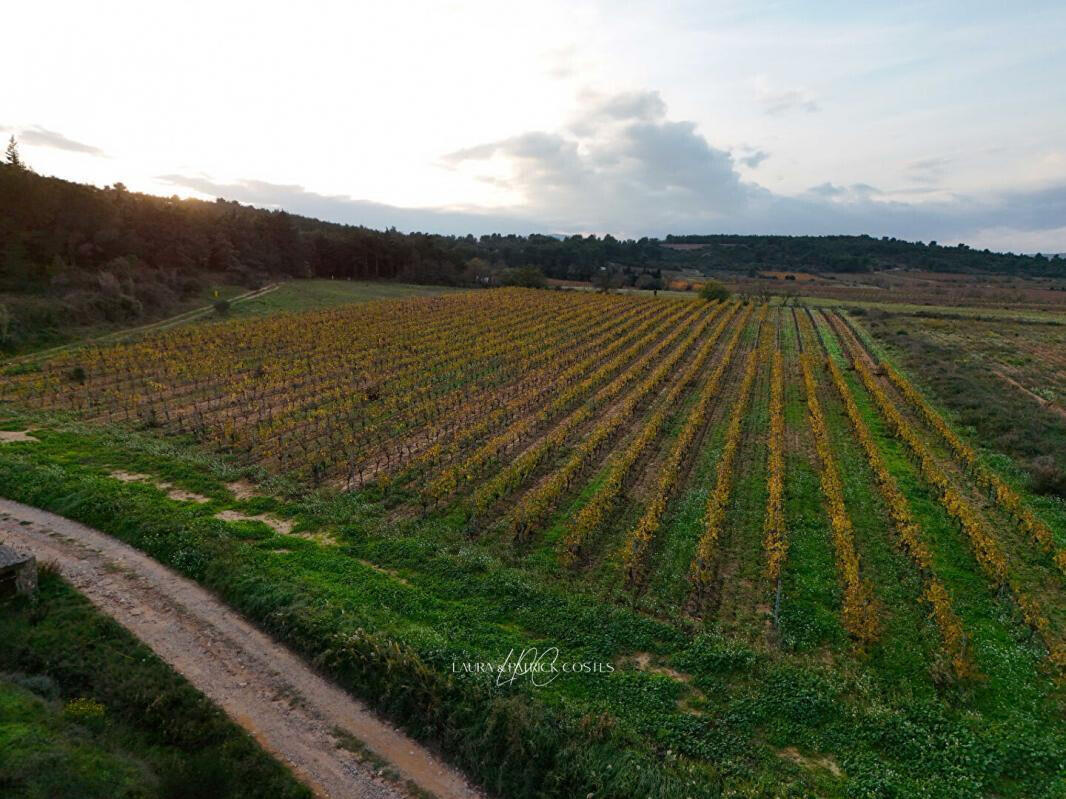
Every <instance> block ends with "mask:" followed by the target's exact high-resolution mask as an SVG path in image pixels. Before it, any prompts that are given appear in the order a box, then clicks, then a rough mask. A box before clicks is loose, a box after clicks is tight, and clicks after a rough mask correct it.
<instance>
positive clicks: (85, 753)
mask: <svg viewBox="0 0 1066 799" xmlns="http://www.w3.org/2000/svg"><path fill="white" fill-rule="evenodd" d="M0 639H2V640H3V641H4V646H3V647H2V648H0V672H6V676H4V675H3V674H0V793H2V795H3V796H4V797H12V799H14V797H26V799H30V798H31V797H33V798H34V799H36V797H40V798H41V799H52V797H77V798H78V799H93V797H100V799H105V798H106V799H111V797H159V798H160V799H178V798H179V797H193V796H211V797H217V798H218V799H225V798H226V797H232V799H237V797H248V798H249V799H251V797H262V798H263V799H265V798H266V797H270V798H271V799H296V798H297V797H301V798H302V797H309V796H310V791H308V790H307V789H306V788H305V787H304V786H302V785H300V784H299V783H297V782H296V780H295V779H294V778H293V777H292V776H291V775H290V774H289V773H288V772H287V771H286V770H285V769H283V768H282V767H281V766H280V765H279V764H278V763H277V762H276V761H274V760H272V759H271V758H270V757H269V756H268V755H267V754H266V753H265V752H263V751H262V750H261V749H260V748H259V746H258V745H257V744H256V743H255V741H253V740H252V738H251V737H250V736H248V735H247V734H246V733H245V732H244V731H243V730H241V729H240V728H238V727H237V726H236V725H234V724H233V723H232V722H230V721H229V720H228V719H227V718H226V717H225V715H224V714H223V713H222V712H221V711H220V710H219V709H218V708H217V707H215V706H214V705H212V704H211V703H210V702H209V701H208V700H207V699H206V698H205V697H204V696H203V695H202V694H201V693H200V692H199V691H197V690H196V689H195V688H193V687H192V686H191V685H189V684H188V683H187V682H185V680H184V679H183V678H181V677H179V676H178V675H177V674H175V673H174V672H173V671H172V670H171V669H170V667H169V666H167V665H166V664H165V663H163V662H162V661H161V660H159V659H158V658H157V657H155V655H154V654H152V652H151V651H150V650H148V649H147V648H146V647H144V646H143V645H141V644H140V643H138V642H137V641H136V640H135V639H134V638H133V637H132V636H131V635H130V634H129V633H127V632H126V631H125V630H123V629H122V628H121V627H119V626H118V624H116V623H115V622H113V621H111V620H110V619H108V618H106V617H104V616H102V615H101V614H99V613H98V612H97V611H96V610H95V609H94V608H93V607H92V605H91V604H89V602H88V601H87V600H86V599H84V598H83V597H82V596H81V595H79V594H78V593H77V592H75V591H74V590H73V589H72V588H71V587H70V586H68V585H67V584H66V583H65V582H63V581H62V580H61V579H60V578H58V577H57V576H55V575H54V574H52V573H51V572H48V571H44V572H43V573H42V574H41V579H40V591H39V598H38V601H37V602H31V601H29V600H28V599H26V598H21V597H20V598H17V599H13V600H7V601H5V602H2V603H0ZM87 711H88V712H87Z"/></svg>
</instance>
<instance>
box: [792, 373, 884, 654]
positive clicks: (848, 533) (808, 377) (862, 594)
mask: <svg viewBox="0 0 1066 799" xmlns="http://www.w3.org/2000/svg"><path fill="white" fill-rule="evenodd" d="M800 365H801V366H802V368H803V382H804V385H805V387H806V389H807V412H808V414H807V415H808V417H809V418H810V422H811V432H812V433H813V434H814V445H815V449H817V451H818V458H819V460H820V461H821V464H822V468H821V484H822V494H823V495H824V497H825V500H826V512H827V514H828V516H829V526H830V528H831V529H832V531H833V547H834V549H835V550H836V555H837V568H838V570H839V571H840V575H841V579H842V581H843V584H844V608H843V614H842V615H843V619H844V629H846V630H847V631H848V632H849V633H850V634H851V635H852V636H854V637H855V638H857V639H858V640H860V641H863V642H869V641H872V640H874V639H875V638H876V637H877V634H878V628H879V624H878V621H877V614H876V609H875V606H874V602H873V597H872V595H871V593H870V590H869V586H867V585H866V583H864V582H863V580H862V577H861V575H860V569H859V556H858V553H856V551H855V540H854V531H853V529H852V526H851V519H850V517H849V516H848V513H847V510H846V508H845V506H844V487H843V485H842V483H841V482H840V471H839V469H838V467H837V464H836V460H835V458H834V457H833V448H832V445H831V443H830V441H829V431H828V429H827V427H826V424H825V417H824V415H823V414H822V406H821V403H819V402H818V394H817V383H816V381H815V378H814V367H813V359H812V356H811V355H810V354H807V353H804V354H803V355H801V356H800Z"/></svg>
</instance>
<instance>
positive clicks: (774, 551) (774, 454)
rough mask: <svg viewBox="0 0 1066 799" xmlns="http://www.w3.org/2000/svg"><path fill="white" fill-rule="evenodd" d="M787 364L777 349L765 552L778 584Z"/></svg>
mask: <svg viewBox="0 0 1066 799" xmlns="http://www.w3.org/2000/svg"><path fill="white" fill-rule="evenodd" d="M784 393H785V381H784V363H783V359H782V357H781V350H780V349H775V350H774V354H773V365H772V367H771V371H770V435H769V437H768V439H767V448H768V450H769V452H768V455H767V458H766V516H765V518H764V520H763V548H764V549H765V550H766V576H767V577H768V578H769V579H770V580H772V581H776V580H777V579H778V578H779V577H780V576H781V568H782V566H783V565H784V563H785V559H786V558H787V557H788V535H787V533H786V531H785V507H784V496H785V411H784Z"/></svg>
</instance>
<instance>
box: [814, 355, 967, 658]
mask: <svg viewBox="0 0 1066 799" xmlns="http://www.w3.org/2000/svg"><path fill="white" fill-rule="evenodd" d="M826 364H827V365H828V367H829V373H830V375H831V376H832V379H833V385H834V386H836V389H837V393H838V394H839V395H840V398H841V400H843V403H844V410H845V411H846V413H847V416H848V419H849V420H850V421H851V425H852V428H853V429H854V430H855V435H856V437H857V438H858V439H859V443H860V444H861V445H862V450H863V452H864V453H865V455H866V461H867V463H869V464H870V468H871V469H872V470H873V473H874V478H875V479H876V481H877V486H878V488H879V489H880V491H881V496H882V498H883V499H884V501H885V505H886V506H887V507H888V512H889V515H890V516H891V517H892V522H893V524H894V526H895V528H896V531H897V533H898V534H899V537H900V540H901V541H902V542H903V547H904V549H906V551H907V553H908V554H909V555H910V556H911V559H912V560H913V561H914V562H915V564H917V566H918V568H919V570H920V571H921V572H922V575H923V576H924V578H925V583H926V589H925V592H924V594H923V596H924V598H925V599H926V601H927V602H929V604H930V606H931V607H932V610H933V619H934V621H935V622H936V625H937V629H938V630H939V631H940V637H941V638H942V639H943V641H944V647H945V649H946V650H947V652H948V655H949V657H950V658H951V663H952V666H953V667H954V669H955V674H956V675H957V676H958V677H959V678H960V679H965V678H967V677H972V676H974V675H975V674H976V669H975V667H974V665H973V662H972V660H971V659H970V657H969V655H968V654H967V652H966V635H965V633H964V631H963V628H962V622H961V621H959V618H958V616H957V615H956V614H955V611H954V610H953V609H952V606H951V599H950V597H949V595H948V592H947V589H945V588H944V586H943V584H941V583H940V581H939V580H937V579H936V577H935V576H933V574H932V571H933V563H932V556H931V555H930V553H929V549H928V547H927V546H926V545H925V542H924V541H923V540H922V537H921V530H920V529H919V527H918V524H917V522H916V521H915V519H914V516H913V514H912V513H911V509H910V503H909V502H908V501H907V498H906V497H905V496H904V495H903V492H902V491H900V488H899V484H898V483H897V482H896V479H895V478H894V477H893V476H892V475H891V473H889V471H888V467H887V466H886V465H885V461H884V458H883V457H882V456H881V451H880V449H878V447H877V443H876V442H875V441H874V438H873V436H872V435H871V434H870V429H869V428H868V427H867V426H866V422H865V421H864V420H863V418H862V414H861V412H860V411H859V408H858V406H857V405H856V404H855V398H854V396H853V395H852V392H851V389H850V388H849V387H848V384H847V382H846V381H845V379H844V375H843V374H842V373H841V371H840V368H839V367H838V366H837V364H836V362H835V361H834V360H833V359H832V358H830V357H827V358H826Z"/></svg>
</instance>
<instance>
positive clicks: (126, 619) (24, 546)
mask: <svg viewBox="0 0 1066 799" xmlns="http://www.w3.org/2000/svg"><path fill="white" fill-rule="evenodd" d="M0 542H2V543H5V544H8V545H10V546H13V547H15V548H16V549H19V550H22V551H26V552H30V553H32V554H34V555H36V556H37V559H38V560H39V561H43V562H48V563H54V564H55V565H56V566H58V568H59V571H60V572H61V573H62V575H63V576H64V577H65V578H66V579H67V580H69V581H70V582H71V583H72V584H73V585H74V586H75V587H76V588H77V589H78V590H79V591H81V592H82V593H84V594H85V596H86V597H88V598H89V599H90V600H91V601H92V602H93V604H94V605H96V606H97V607H98V608H100V609H101V610H102V611H103V612H104V613H107V614H108V615H109V616H112V617H113V618H114V619H115V620H116V621H118V622H119V623H120V624H121V625H122V626H123V627H125V628H126V629H128V630H129V631H130V632H132V633H133V634H134V635H135V636H137V637H138V638H139V639H140V640H142V641H143V642H144V643H145V644H147V645H148V646H149V647H151V648H152V649H153V650H154V651H155V652H156V654H157V655H159V657H161V658H162V659H163V660H165V661H166V662H167V663H169V664H170V665H171V666H172V667H173V668H174V669H175V670H176V671H178V672H179V673H180V674H182V675H184V676H185V678H186V679H188V680H189V682H191V683H192V684H193V685H195V686H196V687H197V688H198V689H199V690H201V691H202V692H203V693H204V694H206V695H207V696H208V697H209V698H210V699H211V700H212V701H214V702H215V703H216V704H218V705H219V706H220V707H221V708H222V709H223V710H224V711H225V712H226V713H227V714H228V715H229V716H230V717H231V718H232V719H233V720H234V721H235V722H237V723H238V724H240V725H241V726H242V727H244V728H245V729H246V730H248V731H249V732H250V733H251V734H252V735H253V736H254V737H255V738H256V740H257V741H259V743H260V744H261V745H262V746H263V748H264V749H266V750H267V751H269V752H271V753H272V754H273V755H274V756H275V757H277V758H278V759H279V760H280V761H282V762H283V763H286V764H288V765H289V766H290V767H291V768H292V770H293V772H294V773H295V774H296V776H297V777H298V778H299V779H301V780H302V781H304V782H305V783H306V784H307V785H309V786H310V787H311V788H312V790H314V792H315V794H316V795H317V796H320V797H330V799H342V798H344V799H346V798H347V797H359V798H360V799H362V798H363V797H365V798H366V799H399V798H400V797H406V796H408V795H409V793H408V792H407V791H406V790H405V789H404V788H403V787H400V786H399V785H398V784H397V782H396V781H387V780H386V779H384V778H383V777H381V776H380V775H379V774H378V773H377V771H378V769H376V768H375V767H374V766H373V765H371V764H369V763H366V762H361V761H360V760H359V759H358V758H357V757H356V756H355V755H354V754H352V753H351V752H350V751H349V750H347V749H344V748H342V747H341V746H340V745H339V742H338V736H337V732H336V731H343V733H345V734H347V735H348V736H351V737H353V738H355V739H357V740H359V741H361V742H362V743H363V744H364V745H365V746H366V748H367V749H369V750H370V751H371V752H373V753H374V754H375V755H376V756H377V757H379V758H380V759H381V760H383V761H385V762H386V763H387V764H388V766H389V767H390V768H391V770H392V771H394V772H396V773H398V774H399V775H400V776H401V778H402V779H404V780H409V781H410V782H412V783H414V784H415V785H417V786H418V787H419V788H420V789H421V790H423V791H426V792H428V793H431V794H433V795H434V796H436V797H439V799H480V797H481V794H480V793H478V792H477V791H475V790H473V789H472V788H471V787H470V786H469V784H468V783H467V782H466V780H465V778H464V777H463V776H462V775H461V774H460V773H458V772H456V771H455V770H454V769H451V768H449V767H448V766H446V765H445V764H444V763H443V762H442V761H441V760H440V759H439V758H437V757H436V756H434V755H433V754H432V753H430V752H429V751H428V750H426V749H425V748H424V747H422V746H420V745H419V744H417V743H415V742H414V741H413V740H411V739H410V738H408V737H407V736H406V735H404V734H403V733H402V732H400V731H398V730H396V729H394V728H393V727H391V726H390V725H388V724H386V723H384V722H382V721H381V720H380V719H378V718H377V717H376V716H375V715H373V713H372V712H371V711H370V710H368V709H367V708H366V707H365V706H364V705H362V704H361V703H359V702H357V701H356V700H354V699H352V698H351V697H350V696H349V695H348V694H347V693H345V692H344V691H342V690H341V689H339V688H337V687H335V686H334V685H332V684H331V683H329V682H328V681H326V680H325V679H323V678H322V677H320V676H319V675H318V674H316V673H315V672H314V671H313V670H312V669H310V668H309V667H308V666H307V665H306V664H305V663H304V662H303V661H302V660H300V658H298V657H297V656H295V655H294V654H293V653H292V652H290V651H289V650H287V649H285V648H284V647H282V646H280V645H279V644H278V643H276V642H275V641H273V640H272V639H271V638H269V637H268V636H266V635H265V634H263V633H262V632H260V631H259V630H258V629H256V628H255V627H253V626H252V625H251V624H249V623H248V622H247V621H245V620H244V619H243V618H242V617H241V616H239V615H238V614H237V613H235V612H234V611H233V610H231V609H230V608H229V607H228V606H226V605H225V604H224V603H223V602H221V601H220V600H219V599H217V598H216V597H215V596H214V595H212V594H211V593H209V592H208V591H206V590H204V589H203V588H202V587H200V586H199V585H197V584H196V583H194V582H192V581H190V580H187V579H185V578H184V577H181V576H180V575H178V574H176V573H175V572H173V571H171V570H170V569H168V568H166V567H165V566H162V565H161V564H159V563H157V562H156V561H154V560H153V559H151V558H150V557H148V556H147V555H145V554H143V553H142V552H140V551H138V550H136V549H133V548H132V547H130V546H127V545H126V544H123V543H122V542H120V541H118V540H116V539H114V538H112V537H110V536H108V535H105V534H104V533H101V532H99V531H98V530H93V529H91V528H89V527H85V526H84V525H81V524H78V523H77V522H73V521H70V520H69V519H65V518H63V517H61V516H56V515H54V514H51V513H47V512H45V511H41V510H38V509H36V508H31V507H28V506H26V505H22V504H20V503H18V502H11V501H8V500H2V499H0Z"/></svg>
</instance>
